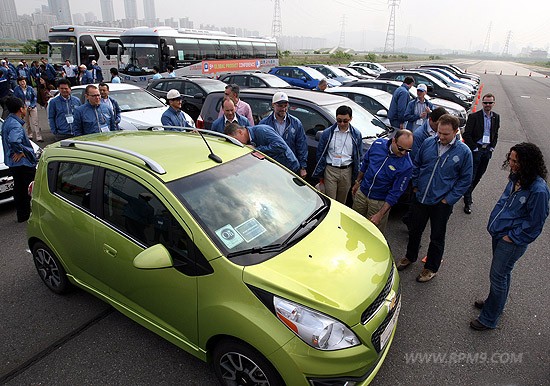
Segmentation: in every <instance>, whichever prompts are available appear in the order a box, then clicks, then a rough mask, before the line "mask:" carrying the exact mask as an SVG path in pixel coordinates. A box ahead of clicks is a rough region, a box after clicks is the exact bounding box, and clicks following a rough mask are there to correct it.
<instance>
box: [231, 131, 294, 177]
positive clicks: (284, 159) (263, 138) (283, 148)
mask: <svg viewBox="0 0 550 386" xmlns="http://www.w3.org/2000/svg"><path fill="white" fill-rule="evenodd" d="M224 133H225V134H226V135H229V136H230V137H233V138H235V139H237V140H239V141H240V142H241V143H242V144H243V145H248V146H250V147H252V148H253V149H256V150H259V151H261V152H262V153H264V154H266V155H268V156H270V157H271V158H273V159H274V160H275V161H277V162H279V163H280V164H282V165H284V166H286V167H287V168H288V169H290V170H292V171H293V172H294V173H297V172H298V171H299V170H300V163H299V162H298V160H297V159H296V157H295V156H294V153H293V152H292V150H290V148H289V147H288V145H287V144H286V142H285V141H284V140H283V139H282V138H281V136H280V135H279V134H277V133H276V132H275V130H273V128H272V127H269V126H267V125H256V126H250V127H244V126H239V125H238V124H237V123H230V124H228V125H227V126H225V129H224Z"/></svg>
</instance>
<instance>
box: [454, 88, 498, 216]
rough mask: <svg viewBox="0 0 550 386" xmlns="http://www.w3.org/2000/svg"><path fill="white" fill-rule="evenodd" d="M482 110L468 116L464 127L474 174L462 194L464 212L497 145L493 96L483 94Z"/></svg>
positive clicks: (496, 117)
mask: <svg viewBox="0 0 550 386" xmlns="http://www.w3.org/2000/svg"><path fill="white" fill-rule="evenodd" d="M482 104H483V110H480V111H478V112H476V113H472V114H470V115H469V116H468V121H467V122H466V128H465V129H464V134H463V135H462V137H463V138H464V142H465V143H466V145H468V147H469V148H470V150H472V156H473V166H474V174H473V178H472V185H470V189H468V191H467V192H466V193H465V194H464V213H466V214H470V213H472V208H471V205H472V192H473V191H474V189H475V187H476V185H477V184H478V183H479V181H480V180H481V177H482V176H483V174H484V173H485V171H486V170H487V165H489V160H490V159H491V156H492V154H493V150H495V147H496V145H497V140H498V129H499V127H500V116H499V115H498V114H497V113H495V112H494V111H492V109H493V107H494V106H495V96H494V95H493V94H485V95H484V96H483V98H482Z"/></svg>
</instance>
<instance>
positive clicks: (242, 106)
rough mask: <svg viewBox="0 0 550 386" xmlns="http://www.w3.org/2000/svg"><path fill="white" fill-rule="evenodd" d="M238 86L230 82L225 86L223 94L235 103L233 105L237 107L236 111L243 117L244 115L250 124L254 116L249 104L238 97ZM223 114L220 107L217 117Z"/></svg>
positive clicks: (252, 122) (252, 123)
mask: <svg viewBox="0 0 550 386" xmlns="http://www.w3.org/2000/svg"><path fill="white" fill-rule="evenodd" d="M239 90H240V89H239V86H238V85H236V84H234V83H232V84H228V85H227V86H225V95H226V96H227V97H229V98H231V100H232V101H233V103H235V107H236V108H237V113H239V114H240V115H242V116H243V117H246V119H248V122H249V123H250V125H254V117H253V116H252V109H251V108H250V105H249V104H248V103H246V102H243V101H242V100H240V99H239ZM222 115H223V110H222V109H220V112H219V114H218V118H219V117H221V116H222Z"/></svg>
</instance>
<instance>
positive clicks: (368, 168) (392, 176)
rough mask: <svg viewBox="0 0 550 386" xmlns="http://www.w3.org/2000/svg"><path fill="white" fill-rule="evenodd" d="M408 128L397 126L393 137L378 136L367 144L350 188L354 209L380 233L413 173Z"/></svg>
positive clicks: (384, 228) (411, 141)
mask: <svg viewBox="0 0 550 386" xmlns="http://www.w3.org/2000/svg"><path fill="white" fill-rule="evenodd" d="M413 139H414V138H413V134H412V133H411V132H410V131H409V130H398V131H397V132H396V133H395V136H394V137H393V138H392V139H386V138H381V139H377V140H376V141H374V143H373V144H372V146H371V147H370V148H369V150H368V151H367V153H366V154H365V157H364V158H363V161H362V162H361V166H360V169H359V174H358V176H357V180H356V181H355V184H354V185H353V188H352V189H351V193H352V194H353V197H354V200H353V209H354V210H355V211H356V212H358V213H360V214H362V215H363V216H365V217H366V218H368V219H369V220H370V221H372V223H373V224H374V225H376V226H377V227H378V229H380V231H381V232H382V233H383V232H384V231H385V230H386V224H387V223H388V216H389V213H390V209H391V207H392V206H393V205H395V204H396V203H397V201H398V200H399V197H401V195H402V194H403V192H404V191H405V190H406V189H407V185H408V184H409V180H410V179H411V175H412V166H413V165H412V161H411V158H410V156H409V152H410V151H411V148H412V145H413Z"/></svg>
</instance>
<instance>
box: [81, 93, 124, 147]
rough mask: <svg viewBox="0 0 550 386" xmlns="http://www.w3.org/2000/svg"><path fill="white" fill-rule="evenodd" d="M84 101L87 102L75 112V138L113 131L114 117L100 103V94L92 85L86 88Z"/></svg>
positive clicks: (114, 128) (114, 126)
mask: <svg viewBox="0 0 550 386" xmlns="http://www.w3.org/2000/svg"><path fill="white" fill-rule="evenodd" d="M86 99H87V102H86V103H84V104H83V105H82V106H79V107H77V108H76V110H75V114H74V126H75V134H74V135H75V137H76V136H79V135H85V134H93V133H100V132H101V133H106V132H108V131H115V130H116V125H115V116H114V114H113V112H112V111H111V110H110V109H109V108H108V107H107V106H106V105H105V104H102V103H101V94H100V93H99V90H98V88H97V87H96V86H94V85H93V84H89V85H88V86H86Z"/></svg>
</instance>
